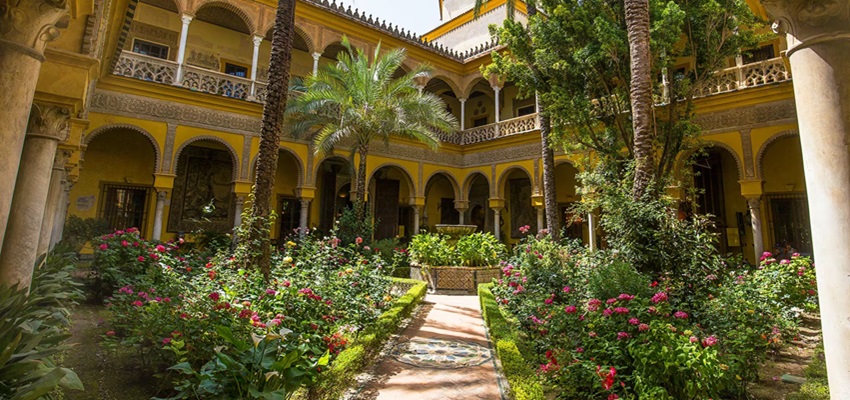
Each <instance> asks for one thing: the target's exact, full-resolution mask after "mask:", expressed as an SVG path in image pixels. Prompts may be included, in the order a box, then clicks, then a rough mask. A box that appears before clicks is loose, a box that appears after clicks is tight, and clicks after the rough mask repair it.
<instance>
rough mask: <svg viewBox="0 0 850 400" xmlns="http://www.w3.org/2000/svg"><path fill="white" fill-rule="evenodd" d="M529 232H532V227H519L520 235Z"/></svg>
mask: <svg viewBox="0 0 850 400" xmlns="http://www.w3.org/2000/svg"><path fill="white" fill-rule="evenodd" d="M529 230H531V227H530V226H528V225H523V226H521V227H519V233H521V234H523V235H525V234H526V233H528V231H529Z"/></svg>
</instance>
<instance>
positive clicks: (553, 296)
mask: <svg viewBox="0 0 850 400" xmlns="http://www.w3.org/2000/svg"><path fill="white" fill-rule="evenodd" d="M554 301H555V295H554V294H553V295H551V296H549V298H548V299H546V300H544V301H543V302H544V303H546V305H550V304H552V302H554Z"/></svg>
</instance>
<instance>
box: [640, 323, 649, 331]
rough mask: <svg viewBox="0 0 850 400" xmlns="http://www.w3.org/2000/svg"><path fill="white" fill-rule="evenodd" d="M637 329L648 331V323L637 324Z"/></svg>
mask: <svg viewBox="0 0 850 400" xmlns="http://www.w3.org/2000/svg"><path fill="white" fill-rule="evenodd" d="M638 330H639V331H641V332H646V331H648V330H649V325H647V324H640V325H638Z"/></svg>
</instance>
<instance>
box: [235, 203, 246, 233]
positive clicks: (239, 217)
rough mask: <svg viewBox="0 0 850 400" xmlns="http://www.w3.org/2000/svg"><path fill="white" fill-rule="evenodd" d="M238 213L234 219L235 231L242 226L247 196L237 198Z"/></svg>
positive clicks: (236, 212)
mask: <svg viewBox="0 0 850 400" xmlns="http://www.w3.org/2000/svg"><path fill="white" fill-rule="evenodd" d="M235 205H236V211H235V214H236V215H235V216H234V217H233V229H237V228H239V226H240V225H242V211H244V210H245V196H238V195H237V196H236V201H235Z"/></svg>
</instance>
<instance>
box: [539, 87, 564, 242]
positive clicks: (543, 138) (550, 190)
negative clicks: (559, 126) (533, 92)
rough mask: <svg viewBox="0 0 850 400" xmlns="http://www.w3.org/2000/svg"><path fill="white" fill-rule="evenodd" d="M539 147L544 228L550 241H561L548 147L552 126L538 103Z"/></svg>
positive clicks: (553, 171)
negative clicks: (550, 238)
mask: <svg viewBox="0 0 850 400" xmlns="http://www.w3.org/2000/svg"><path fill="white" fill-rule="evenodd" d="M539 108H540V110H539V112H540V145H541V147H542V149H541V150H542V158H543V204H544V205H545V207H546V226H547V228H549V234H550V235H552V239H554V240H556V241H557V240H560V239H561V212H560V210H559V209H558V198H557V196H556V192H555V152H554V151H553V150H552V148H551V147H550V146H549V133H550V132H552V124H551V123H550V121H549V116H548V115H546V113H545V112H544V111H545V106H544V105H543V104H542V103H540V107H539Z"/></svg>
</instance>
